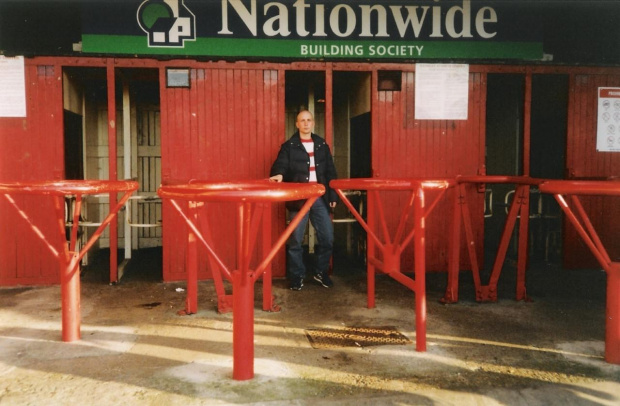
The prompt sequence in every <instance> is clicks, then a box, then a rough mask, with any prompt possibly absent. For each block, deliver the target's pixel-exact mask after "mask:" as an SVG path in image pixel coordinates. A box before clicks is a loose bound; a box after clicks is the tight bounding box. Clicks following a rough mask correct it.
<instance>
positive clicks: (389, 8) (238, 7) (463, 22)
mask: <svg viewBox="0 0 620 406" xmlns="http://www.w3.org/2000/svg"><path fill="white" fill-rule="evenodd" d="M221 1H222V3H221V4H222V5H221V7H222V10H221V16H222V26H221V29H220V30H219V31H218V34H219V35H231V36H234V35H236V34H237V32H235V31H233V30H237V29H239V26H238V25H237V26H235V27H234V28H233V26H232V24H230V23H229V20H230V18H231V15H236V17H238V19H240V20H241V22H242V23H243V25H244V26H245V29H247V30H248V31H249V32H250V33H251V35H252V36H254V37H263V36H264V37H272V38H274V37H280V38H286V37H289V38H290V37H297V38H304V37H305V38H307V37H314V38H317V37H338V38H354V37H357V38H386V39H388V38H391V39H397V38H398V39H403V38H411V37H412V36H413V37H414V38H420V37H421V36H428V38H436V39H439V38H446V39H447V38H452V39H456V38H470V39H473V38H478V39H490V38H493V37H495V36H496V34H497V32H496V31H495V28H496V27H495V25H496V23H497V22H498V17H497V12H496V11H495V9H494V8H492V7H488V6H487V7H482V8H480V9H478V10H477V11H472V7H471V1H470V0H462V2H461V3H460V5H459V4H456V5H453V6H452V7H449V8H447V10H445V9H446V7H445V6H443V5H442V3H441V0H433V1H432V2H431V3H430V4H433V5H432V6H430V5H411V4H407V5H383V4H372V5H371V4H355V3H349V4H344V3H339V4H332V3H330V7H329V9H326V7H325V4H321V3H313V4H312V5H311V4H306V0H297V1H295V2H294V3H293V4H292V6H291V7H292V8H293V10H292V12H291V10H289V7H287V5H285V4H283V3H279V2H276V1H271V2H269V3H267V4H265V5H264V6H263V9H262V15H261V14H260V13H259V9H258V7H257V0H251V1H250V2H249V7H248V6H246V3H247V2H246V3H244V2H242V1H241V0H221ZM412 3H413V2H412ZM420 3H426V4H429V2H428V1H426V2H420ZM444 3H448V4H455V2H454V1H453V2H446V1H444ZM261 23H262V26H261ZM310 27H312V28H310ZM259 28H260V31H259ZM310 30H312V31H310Z"/></svg>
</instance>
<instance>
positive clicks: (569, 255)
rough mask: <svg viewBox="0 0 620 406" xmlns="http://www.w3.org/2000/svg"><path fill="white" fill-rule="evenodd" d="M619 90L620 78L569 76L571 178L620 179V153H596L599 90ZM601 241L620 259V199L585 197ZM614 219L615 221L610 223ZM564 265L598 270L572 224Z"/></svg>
mask: <svg viewBox="0 0 620 406" xmlns="http://www.w3.org/2000/svg"><path fill="white" fill-rule="evenodd" d="M606 86H608V87H619V86H620V75H613V74H587V73H584V74H578V75H571V76H570V89H569V91H570V93H569V105H568V131H567V133H568V140H567V151H566V157H567V158H566V166H567V169H568V171H567V172H568V178H569V179H580V178H607V177H611V176H615V177H617V176H620V154H619V153H617V152H597V151H596V120H597V108H598V98H597V97H598V88H599V87H606ZM581 201H582V203H583V205H584V208H585V210H586V212H587V213H588V215H589V216H590V218H591V220H592V223H593V225H594V227H595V229H596V230H597V232H598V233H600V237H601V240H602V241H603V244H604V245H605V248H607V250H608V252H609V255H610V257H611V258H612V260H614V261H618V260H620V240H619V239H618V238H617V236H618V235H620V223H619V222H618V221H616V220H615V219H618V218H620V217H619V216H620V199H619V198H615V197H584V198H582V199H581ZM610 219H613V221H610ZM564 230H565V232H564V238H563V250H564V266H565V267H567V268H597V267H598V266H599V265H598V264H597V262H596V260H595V259H594V256H593V255H592V254H591V253H590V251H589V250H588V249H587V247H586V246H585V245H584V244H583V242H582V241H581V239H580V238H578V236H577V233H576V231H575V230H574V228H573V227H572V226H571V225H570V224H569V223H566V222H565V223H564Z"/></svg>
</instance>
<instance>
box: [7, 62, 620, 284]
mask: <svg viewBox="0 0 620 406" xmlns="http://www.w3.org/2000/svg"><path fill="white" fill-rule="evenodd" d="M65 63H68V64H71V65H72V66H82V65H83V66H92V65H93V64H96V65H97V66H106V60H102V59H93V58H83V60H82V59H75V58H72V59H71V60H68V59H67V58H34V59H27V60H26V86H27V88H26V97H27V111H28V116H27V117H25V118H2V119H0V154H1V156H0V180H2V181H15V180H23V181H26V180H41V179H50V178H52V179H61V178H62V177H63V176H64V173H63V171H64V156H63V155H64V152H63V122H62V120H63V119H62V117H63V110H62V108H63V107H62V80H61V70H62V66H63V64H65ZM114 63H115V64H117V66H121V65H123V64H125V65H126V66H127V67H134V66H136V67H139V66H149V67H158V68H160V89H161V96H162V97H161V110H162V114H161V117H162V118H161V127H162V178H163V180H164V181H174V180H187V179H188V178H195V179H204V180H214V181H221V180H229V179H259V178H265V177H267V176H268V172H269V167H270V165H271V163H272V161H273V159H274V157H275V155H276V154H277V151H278V148H279V145H280V144H281V142H283V141H284V139H285V134H284V122H285V119H284V110H285V109H284V69H295V66H294V65H278V64H245V63H198V62H189V63H188V65H190V66H192V69H191V75H192V76H191V81H192V83H191V84H192V86H191V88H189V89H172V88H167V87H166V86H165V67H166V66H168V65H169V63H168V62H159V61H151V60H145V61H141V60H133V59H131V60H129V59H128V60H115V61H114ZM313 66H314V65H313ZM322 66H324V65H321V64H317V66H314V68H315V69H323V68H322ZM378 68H379V67H378V66H369V67H368V70H372V72H373V77H375V81H374V83H376V76H375V75H376V74H377V73H376V72H377V71H376V69H378ZM357 69H361V70H364V69H366V68H365V67H364V66H358V68H357ZM383 69H403V70H404V72H403V74H402V79H403V80H402V84H403V86H402V90H401V91H400V92H379V91H377V90H373V91H372V103H373V104H372V123H373V124H372V125H373V138H372V154H373V156H372V165H373V173H374V175H375V176H379V177H405V176H429V177H452V176H455V175H458V174H477V173H484V134H485V119H484V117H485V92H486V81H485V72H490V71H492V70H493V69H496V70H502V69H506V67H495V68H494V67H475V66H472V67H470V71H471V73H470V83H469V85H470V100H469V118H468V119H467V120H464V121H417V120H415V119H414V117H413V111H414V110H413V108H414V105H413V102H414V97H413V95H414V89H415V83H414V82H413V77H414V74H413V71H412V69H413V68H412V67H411V66H409V67H408V68H407V66H404V67H403V65H398V66H391V65H389V66H387V67H383ZM407 69H409V71H407ZM513 69H519V68H513ZM531 71H532V72H534V73H544V72H547V71H546V70H545V69H544V68H532V69H531ZM523 72H525V71H523ZM553 72H555V71H554V70H552V72H551V73H553ZM557 72H558V73H562V74H569V75H570V95H569V106H568V117H569V122H568V134H567V138H568V142H567V177H568V178H573V179H575V178H589V177H597V178H603V177H609V176H618V175H620V154H616V153H597V152H596V150H595V147H594V142H595V134H596V128H595V126H596V101H597V100H596V97H597V96H596V94H597V92H596V89H597V88H598V87H599V86H620V73H619V72H618V69H595V68H570V67H567V68H560V69H557ZM327 79H330V78H327ZM328 83H331V82H330V81H329V80H328ZM374 87H375V88H376V86H374ZM328 105H329V103H328ZM326 136H327V138H328V139H330V138H329V137H330V136H331V134H329V131H328V134H326ZM449 197H450V196H449ZM399 198H402V197H393V199H399ZM482 198H483V197H482V194H478V195H475V196H474V197H472V199H473V200H474V201H475V203H476V204H478V205H479V206H480V209H481V207H482V206H481V205H482ZM19 199H22V200H23V201H25V204H24V205H23V207H24V208H25V210H26V211H27V212H28V214H29V215H31V216H33V217H34V222H35V223H37V224H39V225H40V228H41V229H42V231H43V232H45V233H48V232H49V233H51V232H52V230H53V228H52V227H53V225H52V220H51V218H49V216H48V214H46V213H50V212H51V208H47V207H50V206H49V205H51V202H45V201H44V200H42V199H36V198H33V197H20V198H19ZM618 203H620V202H618V200H617V199H609V198H605V199H597V198H592V199H589V201H588V202H587V203H586V204H587V209H588V210H589V211H590V214H591V215H592V216H593V221H594V223H595V226H596V227H597V229H598V230H599V231H600V232H601V236H602V239H603V241H604V243H605V245H606V246H607V247H608V248H609V250H610V254H611V256H612V258H614V259H618V257H619V256H620V241H618V240H617V239H616V238H615V236H617V235H618V233H619V231H620V230H618V226H620V223H618V221H616V219H618V218H620V204H618ZM207 210H209V213H210V219H212V221H213V226H214V230H215V233H216V234H217V235H215V236H214V238H215V239H216V240H217V242H216V244H217V247H218V251H222V252H224V253H225V254H224V260H225V261H226V262H227V263H230V264H231V267H233V268H234V258H235V253H234V252H233V250H232V249H231V248H230V247H231V246H232V240H231V238H232V229H233V228H232V227H233V225H231V224H232V223H231V219H232V218H234V213H233V212H232V209H226V208H221V207H219V208H218V207H208V208H207ZM476 211H477V212H478V213H480V216H482V210H476ZM449 212H450V207H449V203H448V201H446V202H444V203H442V204H441V205H439V206H438V207H437V208H436V209H435V212H434V213H433V217H432V219H431V222H430V227H429V230H428V238H427V241H428V256H427V260H428V265H429V269H431V270H443V269H446V260H447V239H446V238H445V236H446V235H447V232H448V228H449V221H450V216H449ZM394 216H396V214H395V213H394ZM272 217H273V223H272V224H273V225H274V227H276V228H278V227H283V224H284V209H283V207H277V208H274V209H273V211H272ZM394 220H395V217H393V218H392V221H394ZM610 220H612V221H610ZM0 223H1V226H2V232H0V285H3V286H9V285H19V284H22V285H29V284H49V283H57V282H58V269H57V268H58V265H57V264H56V262H55V260H54V259H53V258H52V256H51V254H50V253H49V251H48V250H47V249H45V248H44V247H43V245H42V244H41V242H40V241H39V240H38V239H37V237H36V236H35V234H34V233H33V232H32V230H31V229H30V228H29V227H28V226H27V225H26V224H25V222H24V221H23V220H22V219H21V218H19V217H18V216H17V215H16V213H15V210H14V208H13V207H11V206H9V205H8V203H7V202H6V200H5V199H4V198H0ZM481 225H482V219H481V218H480V220H479V222H478V223H477V224H476V225H475V226H476V232H477V233H478V236H479V237H478V238H480V236H481V232H482V230H481ZM184 227H185V226H184V225H183V223H181V222H180V221H179V219H178V217H177V216H176V213H173V212H172V211H171V208H170V207H165V209H164V264H165V265H164V267H165V268H164V278H165V279H166V280H177V279H183V278H184V276H185V268H184V264H185V254H184V251H185V249H184V248H185V244H186V241H185V239H186V232H185V229H184ZM5 230H9V231H8V232H7V231H5ZM280 230H281V228H280V229H277V230H274V234H276V233H278V232H279V231H280ZM571 233H572V230H571V229H570V227H567V231H566V236H565V241H564V244H565V245H564V251H565V255H566V257H567V262H566V263H567V265H571V266H579V261H578V259H582V258H585V257H588V256H589V255H590V254H589V252H588V250H587V249H585V248H584V247H581V246H580V243H579V240H578V239H577V238H574V234H571ZM59 244H60V242H59ZM411 256H412V255H408V254H406V255H405V257H406V260H405V262H404V266H405V269H411V267H412V266H411V264H412V263H411V262H410V261H411V260H412V258H411ZM461 258H466V255H465V254H464V253H463V254H462V255H461ZM200 261H201V267H200V269H201V271H200V272H201V274H200V277H201V278H205V277H209V276H210V275H209V273H208V272H207V271H206V269H207V266H205V265H206V262H207V261H206V258H205V255H204V250H201V258H200ZM274 274H275V275H276V276H283V275H284V255H283V253H282V254H281V255H279V256H278V258H277V260H276V262H275V263H274Z"/></svg>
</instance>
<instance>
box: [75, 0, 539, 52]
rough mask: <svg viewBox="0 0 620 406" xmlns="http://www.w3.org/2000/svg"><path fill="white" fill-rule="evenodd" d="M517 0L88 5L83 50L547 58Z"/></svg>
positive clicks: (163, 0)
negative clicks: (544, 56)
mask: <svg viewBox="0 0 620 406" xmlns="http://www.w3.org/2000/svg"><path fill="white" fill-rule="evenodd" d="M519 3H520V2H518V1H505V0H502V1H500V0H486V1H485V0H458V1H455V0H420V1H418V0H406V1H404V0H384V1H381V0H374V1H367V0H280V1H270V0H139V1H133V0H123V1H118V0H117V1H106V2H98V1H89V2H85V3H84V4H83V6H82V7H83V22H82V23H83V24H82V27H83V28H82V31H83V32H82V51H83V52H85V53H94V54H131V55H166V56H169V55H173V56H174V55H179V56H180V55H183V56H196V57H200V56H202V57H209V58H229V59H233V58H255V59H258V58H263V59H264V58H286V59H296V60H299V59H313V60H317V59H318V60H349V59H358V60H359V59H384V60H394V59H398V60H410V59H442V58H450V59H515V60H538V59H541V58H542V56H543V50H542V23H541V20H540V16H539V15H538V14H537V13H536V10H534V9H533V8H532V7H530V8H529V9H528V8H527V7H525V6H523V5H520V4H519Z"/></svg>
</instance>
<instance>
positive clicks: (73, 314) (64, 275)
mask: <svg viewBox="0 0 620 406" xmlns="http://www.w3.org/2000/svg"><path fill="white" fill-rule="evenodd" d="M137 189H138V182H134V181H118V180H117V181H111V180H59V181H34V182H3V183H0V194H3V195H4V197H5V198H6V200H7V201H8V202H9V204H10V205H11V206H13V207H14V208H15V209H16V210H17V213H18V214H19V216H20V217H22V218H23V219H24V220H25V221H26V222H27V223H28V224H29V225H30V227H31V229H32V231H33V232H34V233H35V234H36V236H37V237H39V238H40V239H41V240H42V241H43V243H44V244H45V246H46V247H47V248H48V249H49V250H50V252H51V253H52V254H53V255H54V256H55V257H56V259H57V260H58V263H59V265H60V287H61V289H60V292H61V308H62V340H63V341H65V342H71V341H77V340H79V339H80V261H81V260H82V258H83V257H84V255H85V254H86V252H87V251H88V250H89V249H90V248H91V247H92V246H93V244H94V243H95V241H97V239H98V238H99V236H100V235H101V234H102V233H103V231H104V230H105V228H106V227H107V226H108V225H109V224H111V223H112V220H114V219H115V218H116V215H117V213H118V211H119V210H120V209H121V207H123V205H124V204H125V202H127V200H128V199H129V197H130V196H131V194H132V193H133V192H134V191H136V190H137ZM107 192H109V193H110V194H114V198H115V199H116V193H121V192H122V193H124V194H123V196H122V197H121V199H120V200H119V201H118V202H117V203H116V204H115V205H112V200H111V201H110V212H109V213H108V215H107V216H106V218H105V219H104V220H103V221H102V222H101V225H100V226H99V227H98V228H97V230H95V232H94V233H93V234H92V235H91V237H90V238H89V239H88V241H87V242H86V244H85V245H84V246H83V247H81V249H80V250H79V251H76V243H77V234H78V228H79V219H80V211H81V208H82V196H83V195H89V194H99V193H107ZM23 194H30V195H50V196H54V197H56V198H55V199H54V207H55V214H56V221H57V227H56V230H57V232H58V233H57V234H56V240H55V241H54V239H52V238H48V237H47V236H46V235H45V234H44V233H43V232H42V231H41V230H40V228H39V227H37V225H35V224H34V223H33V222H32V220H31V219H30V217H28V214H26V213H25V212H24V211H23V210H22V209H20V207H19V204H18V203H17V201H16V200H15V199H13V197H12V196H13V195H23ZM65 196H75V207H74V210H73V226H72V227H71V239H70V241H69V244H67V243H66V242H65V227H66V224H65V204H64V197H65ZM115 199H114V200H115ZM54 242H59V243H61V244H60V245H62V247H63V250H62V251H59V250H58V249H57V247H58V245H54Z"/></svg>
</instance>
